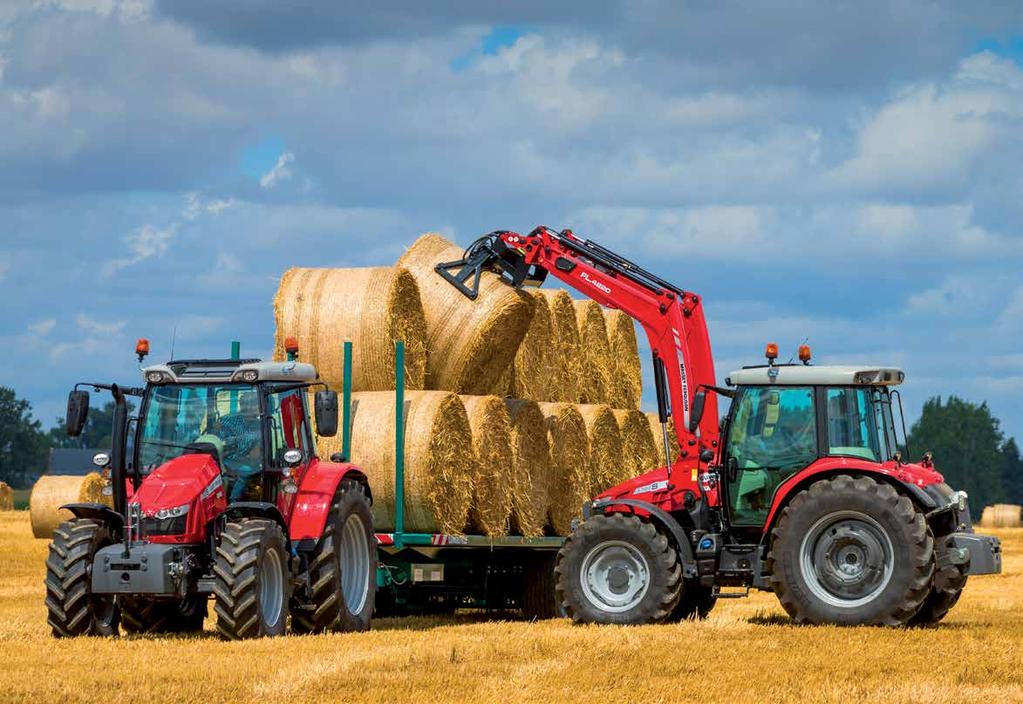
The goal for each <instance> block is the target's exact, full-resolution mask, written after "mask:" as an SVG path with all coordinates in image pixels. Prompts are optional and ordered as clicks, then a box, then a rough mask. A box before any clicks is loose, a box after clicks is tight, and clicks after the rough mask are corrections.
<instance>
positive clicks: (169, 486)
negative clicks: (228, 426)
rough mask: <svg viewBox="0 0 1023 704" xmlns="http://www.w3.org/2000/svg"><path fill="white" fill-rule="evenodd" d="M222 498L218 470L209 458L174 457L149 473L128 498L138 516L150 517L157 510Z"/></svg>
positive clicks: (199, 456)
mask: <svg viewBox="0 0 1023 704" xmlns="http://www.w3.org/2000/svg"><path fill="white" fill-rule="evenodd" d="M218 494H219V495H220V496H221V499H223V496H224V486H223V481H222V478H221V474H220V467H219V466H218V465H217V463H216V461H215V460H214V459H213V457H211V456H210V455H206V454H189V455H182V456H180V457H175V458H174V459H172V460H168V461H167V462H165V463H164V464H162V465H160V466H159V467H157V468H156V469H155V470H153V471H152V472H151V473H150V474H149V476H147V477H146V478H145V479H144V480H143V481H142V485H141V486H139V488H138V491H136V492H135V494H134V495H133V496H132V503H133V504H139V508H140V509H141V511H142V515H144V516H151V515H153V514H155V513H156V512H158V511H159V510H160V509H174V508H178V507H180V506H184V505H192V504H194V503H195V500H196V499H197V498H202V499H213V498H215V497H216V495H218Z"/></svg>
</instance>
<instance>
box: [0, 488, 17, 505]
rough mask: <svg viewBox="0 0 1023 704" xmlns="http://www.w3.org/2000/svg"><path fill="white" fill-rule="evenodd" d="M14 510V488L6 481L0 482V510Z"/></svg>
mask: <svg viewBox="0 0 1023 704" xmlns="http://www.w3.org/2000/svg"><path fill="white" fill-rule="evenodd" d="M13 510H14V490H13V489H11V487H10V486H8V484H7V483H6V482H0V511H13Z"/></svg>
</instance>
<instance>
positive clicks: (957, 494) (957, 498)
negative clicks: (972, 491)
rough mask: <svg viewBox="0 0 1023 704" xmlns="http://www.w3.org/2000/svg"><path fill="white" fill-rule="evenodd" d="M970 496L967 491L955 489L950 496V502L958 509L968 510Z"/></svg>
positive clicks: (961, 510) (960, 510) (960, 511)
mask: <svg viewBox="0 0 1023 704" xmlns="http://www.w3.org/2000/svg"><path fill="white" fill-rule="evenodd" d="M969 499H970V496H969V495H968V494H967V493H966V492H965V491H954V492H952V496H950V497H948V501H949V503H950V504H952V505H953V506H955V507H956V511H959V513H962V512H963V511H965V510H966V502H967V501H969Z"/></svg>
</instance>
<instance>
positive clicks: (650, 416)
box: [644, 413, 682, 467]
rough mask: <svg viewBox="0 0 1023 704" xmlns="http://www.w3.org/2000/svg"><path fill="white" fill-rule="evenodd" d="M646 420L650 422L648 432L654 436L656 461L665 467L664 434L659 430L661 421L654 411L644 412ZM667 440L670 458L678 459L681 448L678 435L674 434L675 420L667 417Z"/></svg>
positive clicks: (666, 462) (666, 463)
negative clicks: (669, 445)
mask: <svg viewBox="0 0 1023 704" xmlns="http://www.w3.org/2000/svg"><path fill="white" fill-rule="evenodd" d="M644 415H646V417H647V421H648V422H649V423H650V433H651V434H652V435H653V436H654V445H656V446H657V462H658V466H659V467H666V466H667V465H668V461H667V460H666V459H665V458H664V435H663V433H662V432H661V421H659V420H658V419H657V414H656V413H646V414H644ZM668 442H669V443H670V444H671V459H672V461H675V460H676V459H678V456H679V453H680V452H682V448H681V447H680V446H679V444H678V435H676V434H675V421H674V420H672V419H671V418H669V419H668Z"/></svg>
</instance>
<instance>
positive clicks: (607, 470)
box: [578, 404, 628, 496]
mask: <svg viewBox="0 0 1023 704" xmlns="http://www.w3.org/2000/svg"><path fill="white" fill-rule="evenodd" d="M578 409H579V414H580V415H582V417H583V422H584V423H585V424H586V440H587V441H588V443H589V447H590V454H589V462H588V463H587V467H586V469H587V477H588V478H589V494H590V496H596V495H597V494H599V493H601V492H602V491H605V490H607V489H610V488H611V487H613V486H614V485H616V484H618V483H620V482H622V481H623V480H625V479H628V476H627V475H626V473H625V471H624V469H623V468H622V434H621V432H620V431H619V430H618V421H616V420H615V414H614V412H613V411H612V410H611V407H610V406H607V405H605V404H580V405H579V406H578Z"/></svg>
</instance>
